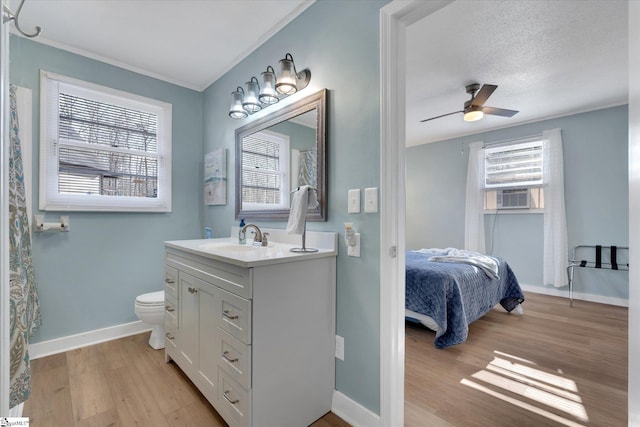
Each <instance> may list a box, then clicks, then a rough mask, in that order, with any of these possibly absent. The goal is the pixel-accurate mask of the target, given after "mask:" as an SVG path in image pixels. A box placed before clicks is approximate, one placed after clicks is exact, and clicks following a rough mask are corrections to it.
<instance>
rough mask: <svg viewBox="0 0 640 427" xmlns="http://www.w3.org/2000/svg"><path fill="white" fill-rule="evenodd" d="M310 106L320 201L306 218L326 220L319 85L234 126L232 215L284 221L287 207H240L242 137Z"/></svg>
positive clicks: (323, 96) (323, 101) (323, 108)
mask: <svg viewBox="0 0 640 427" xmlns="http://www.w3.org/2000/svg"><path fill="white" fill-rule="evenodd" d="M311 110H316V149H317V156H318V158H317V159H316V163H317V171H318V172H317V173H318V177H317V179H318V185H317V187H318V188H317V189H318V202H319V203H320V204H319V206H318V208H317V209H314V210H312V211H309V212H308V213H307V221H326V220H327V164H326V150H327V89H322V90H320V91H318V92H316V93H314V94H312V95H309V96H307V97H305V98H302V99H300V100H298V101H295V102H293V103H291V104H289V105H287V106H285V107H283V108H282V109H280V110H277V111H274V112H273V113H271V114H268V115H266V116H264V117H261V118H259V119H257V120H255V121H252V122H251V123H248V124H246V125H244V126H242V127H239V128H238V129H236V162H235V163H236V185H235V187H236V219H239V218H245V219H251V220H255V219H261V220H268V221H279V220H285V221H286V220H287V219H288V218H289V209H272V210H266V209H265V210H242V190H241V187H242V184H241V182H242V164H241V161H242V138H244V137H245V136H247V135H250V134H253V133H256V132H260V131H262V130H265V129H267V128H269V127H271V126H273V125H276V124H278V123H281V122H284V121H286V120H289V119H291V118H293V117H296V116H299V115H301V114H304V113H306V112H309V111H311Z"/></svg>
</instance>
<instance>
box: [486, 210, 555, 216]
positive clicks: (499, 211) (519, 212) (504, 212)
mask: <svg viewBox="0 0 640 427" xmlns="http://www.w3.org/2000/svg"><path fill="white" fill-rule="evenodd" d="M482 213H483V214H484V215H496V214H500V215H502V214H507V215H514V214H515V215H522V214H543V213H544V209H485V210H484V211H483V212H482Z"/></svg>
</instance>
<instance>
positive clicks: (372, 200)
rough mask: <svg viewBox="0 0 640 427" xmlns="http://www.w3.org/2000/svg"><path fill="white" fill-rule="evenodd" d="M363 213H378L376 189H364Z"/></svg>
mask: <svg viewBox="0 0 640 427" xmlns="http://www.w3.org/2000/svg"><path fill="white" fill-rule="evenodd" d="M364 211H365V212H367V213H373V212H378V188H377V187H373V188H365V189H364Z"/></svg>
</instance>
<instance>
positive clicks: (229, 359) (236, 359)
mask: <svg viewBox="0 0 640 427" xmlns="http://www.w3.org/2000/svg"><path fill="white" fill-rule="evenodd" d="M222 357H224V358H225V359H227V361H228V362H229V363H236V362H237V361H238V358H237V357H236V358H235V359H232V358H231V357H229V352H228V351H223V352H222Z"/></svg>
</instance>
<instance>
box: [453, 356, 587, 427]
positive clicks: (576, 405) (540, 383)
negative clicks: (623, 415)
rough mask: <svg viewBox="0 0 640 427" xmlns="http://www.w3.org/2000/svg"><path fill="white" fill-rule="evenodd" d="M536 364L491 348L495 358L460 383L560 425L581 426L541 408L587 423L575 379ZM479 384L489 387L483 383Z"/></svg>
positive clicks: (585, 412)
mask: <svg viewBox="0 0 640 427" xmlns="http://www.w3.org/2000/svg"><path fill="white" fill-rule="evenodd" d="M496 355H499V356H502V357H497V356H496ZM535 365H536V364H535V363H534V362H531V361H529V360H526V359H522V358H519V357H517V356H512V355H509V354H506V353H502V352H499V351H494V359H493V360H492V361H491V362H489V364H488V365H487V366H486V367H485V369H483V370H481V371H478V372H476V373H474V374H473V375H471V377H472V378H473V380H475V381H473V380H471V379H467V378H464V379H462V380H461V381H460V383H461V384H463V385H465V386H468V387H471V388H474V389H476V390H478V391H481V392H483V393H486V394H489V395H491V396H493V397H495V398H498V399H501V400H504V401H506V402H508V403H510V404H512V405H515V406H518V407H520V408H523V409H526V410H528V411H531V412H534V413H536V414H539V415H542V416H544V417H546V418H549V419H550V420H553V421H555V422H558V423H560V424H562V425H567V426H583V424H579V423H578V422H576V421H573V420H572V419H568V418H564V417H563V416H561V415H558V414H555V413H553V412H550V411H548V410H546V409H543V408H544V407H547V408H553V409H555V410H557V411H562V412H564V413H566V414H567V415H568V416H569V417H571V418H574V419H576V420H579V421H581V422H588V421H589V417H588V415H587V411H586V409H585V407H584V405H582V398H581V397H580V395H579V394H578V387H577V385H576V383H575V381H573V380H570V379H568V378H565V377H562V376H560V375H556V374H552V373H549V372H545V371H543V370H540V369H538V368H535V367H534V366H535ZM482 383H484V384H487V385H488V386H490V387H488V386H485V385H482ZM496 388H498V389H502V390H505V391H507V392H509V393H511V394H515V395H519V396H522V397H523V398H524V399H527V400H528V401H529V402H531V401H533V402H537V403H538V404H539V405H536V404H532V403H528V402H526V401H523V400H520V399H518V398H517V397H512V396H509V395H506V394H503V393H501V392H500V391H496Z"/></svg>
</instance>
